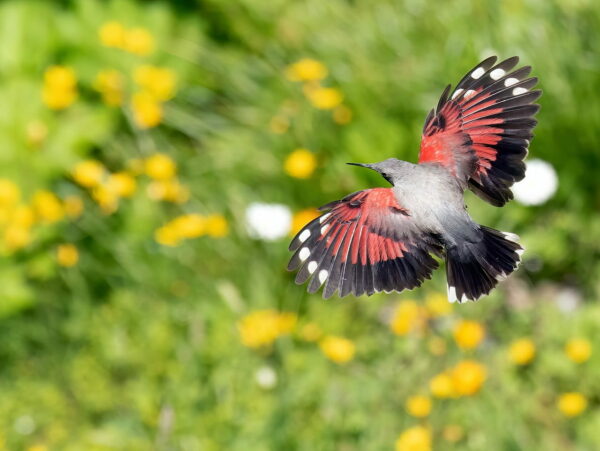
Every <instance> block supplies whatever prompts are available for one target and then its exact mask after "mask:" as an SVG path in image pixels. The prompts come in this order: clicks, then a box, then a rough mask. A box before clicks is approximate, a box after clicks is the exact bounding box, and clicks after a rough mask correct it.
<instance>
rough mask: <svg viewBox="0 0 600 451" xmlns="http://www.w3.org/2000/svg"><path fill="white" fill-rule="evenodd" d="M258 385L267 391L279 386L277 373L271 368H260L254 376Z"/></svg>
mask: <svg viewBox="0 0 600 451" xmlns="http://www.w3.org/2000/svg"><path fill="white" fill-rule="evenodd" d="M254 378H255V379H256V383H257V384H258V385H259V386H260V387H262V388H265V389H269V388H273V387H275V385H276V384H277V373H276V372H275V370H274V369H273V368H271V367H270V366H262V367H260V368H259V369H258V370H257V371H256V373H255V374H254Z"/></svg>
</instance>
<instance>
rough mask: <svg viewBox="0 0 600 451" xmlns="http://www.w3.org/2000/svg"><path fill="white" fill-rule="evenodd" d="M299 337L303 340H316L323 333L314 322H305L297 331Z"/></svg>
mask: <svg viewBox="0 0 600 451" xmlns="http://www.w3.org/2000/svg"><path fill="white" fill-rule="evenodd" d="M299 335H300V338H301V339H302V340H305V341H317V340H318V339H319V338H321V336H322V335H323V332H322V331H321V328H320V327H319V326H318V325H317V324H315V323H306V324H305V325H304V326H302V328H301V329H300V331H299Z"/></svg>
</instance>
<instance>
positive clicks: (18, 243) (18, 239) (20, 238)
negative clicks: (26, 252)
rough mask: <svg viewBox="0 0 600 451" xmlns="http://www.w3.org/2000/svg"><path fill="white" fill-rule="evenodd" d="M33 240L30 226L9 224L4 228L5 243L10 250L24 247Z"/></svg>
mask: <svg viewBox="0 0 600 451" xmlns="http://www.w3.org/2000/svg"><path fill="white" fill-rule="evenodd" d="M30 241H31V234H30V232H29V228H27V227H21V226H18V225H9V226H8V227H7V228H6V230H4V244H5V246H6V248H7V249H8V250H9V251H16V250H19V249H22V248H24V247H25V246H27V245H28V244H29V242H30Z"/></svg>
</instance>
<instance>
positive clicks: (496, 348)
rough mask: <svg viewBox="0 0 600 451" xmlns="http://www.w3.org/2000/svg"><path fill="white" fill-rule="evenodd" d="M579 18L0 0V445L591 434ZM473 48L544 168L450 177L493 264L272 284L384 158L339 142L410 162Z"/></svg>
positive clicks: (442, 440)
mask: <svg viewBox="0 0 600 451" xmlns="http://www.w3.org/2000/svg"><path fill="white" fill-rule="evenodd" d="M599 29H600V3H598V2H597V1H594V0H556V1H547V0H544V1H542V0H529V1H517V0H507V1H502V2H497V1H493V0H488V1H467V0H453V1H446V2H424V1H418V0H382V1H378V2H374V1H368V0H355V1H350V0H347V1H342V0H329V1H323V0H307V1H290V0H271V1H269V2H261V1H250V0H230V1H226V2H223V1H217V0H197V1H184V0H179V1H171V2H168V1H141V0H140V1H134V0H127V1H125V0H118V1H100V0H77V1H75V0H72V1H67V0H64V1H25V0H23V1H16V0H12V1H4V2H2V3H0V42H2V45H1V46H0V98H1V99H2V102H1V104H0V148H1V149H2V150H1V152H0V163H1V164H0V255H1V258H0V265H1V268H0V287H1V288H0V342H1V343H2V345H1V346H0V391H1V393H2V395H1V396H0V449H6V450H29V451H44V450H84V449H85V450H151V449H157V450H342V451H350V450H386V449H396V450H428V449H431V448H433V449H440V450H442V449H443V450H447V449H448V450H451V449H460V450H482V449H491V450H496V449H497V450H511V451H512V450H533V449H540V450H594V449H600V434H599V433H598V431H599V430H600V410H599V409H598V406H600V378H599V377H598V375H599V374H600V305H599V301H600V298H599V296H600V283H599V281H600V258H599V257H600V244H599V239H600V215H599V210H600V183H599V178H598V172H599V171H600V152H599V150H598V146H599V144H600V136H599V133H600V39H598V30H599ZM492 54H497V55H498V56H499V57H500V58H506V57H509V56H512V55H519V56H520V57H521V61H522V63H523V64H530V65H532V66H533V75H535V76H538V77H539V78H540V84H539V86H540V87H541V88H542V89H543V90H544V95H543V97H542V98H541V99H540V104H541V105H542V110H541V112H540V113H539V115H538V120H539V126H538V127H537V128H536V131H535V132H536V138H535V139H534V140H533V142H532V145H531V148H530V158H533V159H541V160H544V161H546V162H548V163H550V164H551V165H552V167H554V170H555V171H556V173H557V174H558V189H557V191H556V193H555V194H554V195H553V196H552V197H551V198H550V199H549V200H547V201H546V202H542V203H540V202H535V203H536V205H525V204H527V203H528V202H527V200H526V198H524V200H522V201H521V202H519V201H514V202H511V203H509V204H508V205H506V206H505V207H504V208H502V209H497V208H494V207H492V206H489V205H487V204H485V203H484V202H482V201H480V200H478V199H477V198H475V197H474V196H473V195H471V194H470V193H469V194H467V203H468V204H469V208H470V210H469V211H470V213H471V214H472V216H473V217H474V218H475V219H476V220H477V221H478V222H481V223H483V224H486V225H489V226H493V227H496V228H499V229H501V230H507V231H512V232H515V233H518V234H519V235H520V236H521V238H522V241H523V243H524V245H525V247H526V248H527V252H526V253H525V256H524V258H525V260H524V264H523V265H522V267H521V268H520V269H519V271H518V272H517V273H516V274H515V275H514V276H513V277H511V278H510V279H509V280H507V281H506V282H504V283H503V284H502V285H501V286H500V288H499V289H497V290H495V291H494V293H493V294H492V295H491V296H489V297H487V298H485V299H482V300H481V301H480V302H478V303H469V304H466V305H459V306H451V305H450V304H448V303H447V302H446V300H445V277H444V271H443V270H440V271H437V272H436V273H435V275H434V278H433V280H431V281H428V282H426V283H425V284H424V286H423V287H422V288H420V289H418V290H416V291H413V292H409V293H402V294H390V295H385V294H381V295H375V296H373V297H372V298H366V297H365V298H360V299H353V298H346V299H343V300H340V299H338V298H334V299H331V300H328V301H323V300H322V299H321V298H320V295H318V294H317V295H312V296H311V295H308V294H307V293H306V291H305V287H298V286H296V285H295V284H294V283H293V277H294V275H291V274H288V273H287V272H286V271H285V266H286V264H287V259H288V258H289V254H288V251H287V245H288V242H289V239H290V237H291V236H292V235H293V233H294V232H295V231H297V230H298V228H299V227H300V226H301V225H303V223H304V222H306V221H307V220H309V219H310V218H311V217H313V216H314V214H315V210H314V209H315V207H317V206H319V205H322V204H325V203H327V202H329V201H332V200H335V199H338V198H340V197H342V196H344V195H346V194H347V193H350V192H354V191H357V190H359V189H364V188H367V187H371V186H385V185H386V183H385V181H384V180H382V179H380V178H378V177H377V175H376V174H371V173H369V171H363V170H360V169H357V168H352V167H349V166H346V165H345V164H344V163H345V162H347V161H356V162H374V161H379V160H382V159H385V158H388V157H391V156H396V157H398V158H402V159H406V160H409V161H416V159H417V149H418V145H419V140H420V132H421V128H422V125H423V121H424V118H425V116H426V113H427V112H428V111H429V109H430V108H431V107H433V106H434V105H435V104H436V102H437V99H438V97H439V95H440V93H441V91H442V90H443V87H444V86H445V85H446V84H447V83H456V82H457V81H458V80H459V79H460V78H461V77H462V75H463V74H464V73H465V72H466V71H467V70H469V69H470V68H472V67H473V66H474V65H475V64H477V62H478V61H480V60H481V59H483V58H484V57H487V56H489V55H492ZM542 178H543V177H542ZM528 179H531V178H530V177H528ZM526 180H527V179H526ZM531 180H533V179H531ZM533 182H536V180H533ZM539 183H541V184H542V188H543V185H544V180H541V181H540V182H539ZM534 184H535V183H534ZM528 189H533V188H528ZM526 194H527V193H526ZM550 194H552V193H549V194H548V196H550Z"/></svg>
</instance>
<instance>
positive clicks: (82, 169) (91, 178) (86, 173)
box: [72, 160, 106, 188]
mask: <svg viewBox="0 0 600 451" xmlns="http://www.w3.org/2000/svg"><path fill="white" fill-rule="evenodd" d="M105 174H106V169H105V168H104V166H103V165H102V163H100V162H99V161H96V160H85V161H81V162H80V163H77V165H75V168H74V169H73V173H72V175H73V178H74V179H75V181H76V182H77V183H79V184H80V185H81V186H84V187H86V188H92V187H94V186H98V185H99V184H100V183H101V182H102V179H103V178H104V175H105Z"/></svg>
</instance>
